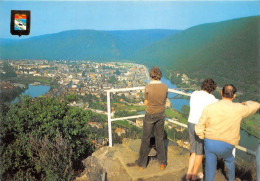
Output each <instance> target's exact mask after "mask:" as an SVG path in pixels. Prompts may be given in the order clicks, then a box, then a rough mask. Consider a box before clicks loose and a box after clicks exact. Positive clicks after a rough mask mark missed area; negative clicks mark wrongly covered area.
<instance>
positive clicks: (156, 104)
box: [136, 67, 168, 170]
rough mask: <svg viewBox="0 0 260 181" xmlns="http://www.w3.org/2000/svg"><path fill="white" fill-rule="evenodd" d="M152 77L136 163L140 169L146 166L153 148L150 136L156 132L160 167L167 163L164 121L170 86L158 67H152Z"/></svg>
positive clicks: (147, 88)
mask: <svg viewBox="0 0 260 181" xmlns="http://www.w3.org/2000/svg"><path fill="white" fill-rule="evenodd" d="M150 77H151V79H152V80H151V81H150V83H149V84H148V85H147V86H146V87H145V97H144V104H145V105H146V110H145V111H146V113H145V118H144V121H143V134H142V143H141V148H140V152H139V158H138V160H136V164H137V166H138V167H139V168H140V169H142V168H146V166H147V163H148V154H149V152H150V150H151V147H150V138H151V135H152V133H153V132H154V137H155V143H156V151H157V159H158V161H159V163H160V169H161V170H164V169H165V167H166V165H167V160H166V151H165V145H164V122H165V103H166V99H167V95H168V87H167V85H165V84H163V83H162V82H161V81H160V80H161V77H162V72H161V71H160V69H159V68H158V67H153V68H152V69H151V71H150Z"/></svg>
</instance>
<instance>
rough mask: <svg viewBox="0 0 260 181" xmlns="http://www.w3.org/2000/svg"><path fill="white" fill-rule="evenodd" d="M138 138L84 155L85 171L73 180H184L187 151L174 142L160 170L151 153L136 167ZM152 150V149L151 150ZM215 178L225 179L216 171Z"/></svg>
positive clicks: (138, 146)
mask: <svg viewBox="0 0 260 181" xmlns="http://www.w3.org/2000/svg"><path fill="white" fill-rule="evenodd" d="M140 144H141V140H131V139H124V140H123V143H122V144H115V145H113V147H112V148H111V147H108V146H106V147H102V148H100V149H99V150H97V151H96V152H94V153H93V154H92V156H90V157H88V158H86V159H85V160H84V161H83V163H84V165H85V170H84V171H83V173H82V174H81V176H80V177H78V178H76V181H99V180H100V181H106V180H107V181H148V180H149V181H160V180H163V181H180V180H185V179H184V177H185V173H186V171H187V166H188V159H189V152H188V151H187V150H186V149H183V148H181V147H179V146H177V145H174V144H172V145H168V147H167V159H168V165H167V167H166V169H165V170H164V171H161V170H160V168H159V163H158V161H157V160H156V159H155V157H153V156H154V153H151V155H152V157H150V158H151V159H150V161H149V164H148V166H147V168H145V169H142V170H140V169H139V168H138V167H137V166H136V165H135V160H136V159H137V158H138V151H139V148H140ZM153 151H154V150H153ZM216 179H217V180H225V178H224V176H223V175H221V174H219V173H218V174H217V176H216Z"/></svg>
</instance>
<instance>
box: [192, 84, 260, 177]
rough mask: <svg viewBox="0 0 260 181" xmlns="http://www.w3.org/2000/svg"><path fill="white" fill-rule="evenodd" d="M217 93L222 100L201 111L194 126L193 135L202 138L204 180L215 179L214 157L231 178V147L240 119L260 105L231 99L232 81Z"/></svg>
mask: <svg viewBox="0 0 260 181" xmlns="http://www.w3.org/2000/svg"><path fill="white" fill-rule="evenodd" d="M221 96H222V100H220V101H218V102H216V103H213V104H211V105H209V106H207V107H206V108H205V109H204V110H203V113H202V115H201V117H200V120H199V122H198V124H197V125H196V126H195V132H196V134H197V135H198V136H199V138H200V139H204V150H205V155H206V169H205V176H206V181H213V180H214V179H215V171H216V165H217V156H219V157H221V158H223V159H224V161H225V165H226V167H227V170H228V179H229V181H233V180H235V158H234V156H233V155H232V150H233V148H234V146H236V145H238V142H239V140H240V123H241V120H242V119H243V118H245V117H247V116H249V115H250V114H254V113H255V112H256V111H257V110H258V109H259V108H260V104H259V103H257V102H254V101H246V102H244V103H234V102H232V101H233V99H234V98H235V97H236V88H235V87H234V86H233V85H232V84H228V85H225V86H224V87H223V89H222V92H221Z"/></svg>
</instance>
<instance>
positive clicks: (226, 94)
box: [222, 84, 237, 98]
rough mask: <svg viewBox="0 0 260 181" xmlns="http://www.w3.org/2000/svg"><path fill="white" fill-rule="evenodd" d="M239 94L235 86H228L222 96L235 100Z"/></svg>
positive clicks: (224, 88)
mask: <svg viewBox="0 0 260 181" xmlns="http://www.w3.org/2000/svg"><path fill="white" fill-rule="evenodd" d="M236 92H237V88H236V87H235V86H234V85H233V84H226V85H224V87H223V89H222V96H223V97H226V98H233V97H234V95H235V94H236Z"/></svg>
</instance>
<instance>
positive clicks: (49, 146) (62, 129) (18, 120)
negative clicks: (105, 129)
mask: <svg viewBox="0 0 260 181" xmlns="http://www.w3.org/2000/svg"><path fill="white" fill-rule="evenodd" d="M1 115H2V116H1V118H0V119H1V120H0V121H1V122H0V123H1V124H0V131H1V139H0V140H1V142H0V144H1V148H0V156H1V168H0V170H1V180H45V179H47V178H51V177H52V176H53V177H56V175H59V174H61V173H62V172H63V173H65V170H64V169H65V168H64V166H69V167H70V168H67V171H66V172H70V170H72V169H73V170H77V169H82V167H83V165H82V163H81V161H82V160H83V159H84V158H86V157H87V156H89V155H90V154H91V153H92V152H93V148H94V147H93V145H92V144H91V140H92V137H93V136H92V133H91V131H90V128H89V126H88V124H87V122H88V121H89V120H90V119H91V112H90V111H83V110H82V109H79V108H75V107H69V106H68V105H67V102H64V101H61V100H60V99H59V98H46V97H41V98H36V99H35V98H34V99H33V98H29V97H28V96H25V97H23V98H22V101H21V103H16V104H12V105H10V106H9V107H8V108H5V112H3V111H2V112H1ZM59 144H62V145H59ZM62 149H65V150H63V151H61V150H62ZM70 150H72V152H71V151H70ZM47 153H49V154H53V155H48V154H47ZM70 153H71V154H70ZM44 154H47V155H45V156H43V155H44ZM47 158H48V159H47ZM44 159H45V160H44ZM43 163H44V164H43ZM60 163H63V164H66V165H63V164H60ZM71 165H72V167H71ZM54 166H57V167H58V168H56V170H55V169H54V168H53V167H54ZM66 174H67V173H66ZM66 174H64V177H67V178H66V179H65V178H64V180H70V178H71V176H69V175H66ZM70 174H71V173H70ZM60 178H62V177H60ZM47 180H49V179H47ZM51 180H52V179H51Z"/></svg>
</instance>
